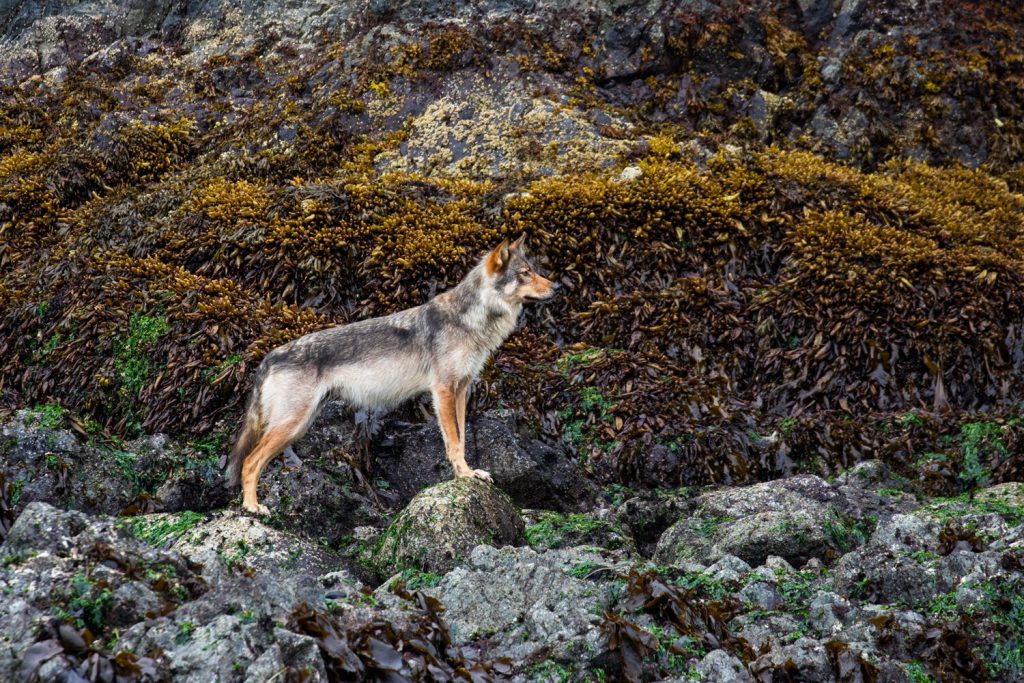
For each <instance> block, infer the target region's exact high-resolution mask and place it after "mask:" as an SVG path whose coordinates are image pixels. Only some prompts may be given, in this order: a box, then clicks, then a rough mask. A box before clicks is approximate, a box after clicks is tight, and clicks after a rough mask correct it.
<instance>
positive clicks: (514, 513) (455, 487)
mask: <svg viewBox="0 0 1024 683" xmlns="http://www.w3.org/2000/svg"><path fill="white" fill-rule="evenodd" d="M523 531H524V525H523V519H522V517H521V516H520V515H519V511H518V510H517V509H516V507H515V506H514V505H513V504H512V501H511V499H509V497H508V496H507V495H506V494H505V493H504V492H503V491H502V490H501V489H499V488H497V487H495V486H493V485H491V484H488V483H486V482H483V481H480V480H478V479H454V480H450V481H445V482H442V483H440V484H437V485H436V486H431V487H430V488H428V489H424V490H423V491H422V492H421V493H420V494H419V495H417V496H416V497H415V498H413V499H412V501H410V503H409V505H408V506H407V507H406V508H405V509H404V510H402V512H401V513H399V515H398V516H397V517H396V518H395V520H394V521H393V522H392V523H391V526H390V527H388V529H387V531H385V532H384V535H383V536H381V539H380V542H379V543H378V544H377V547H376V549H375V550H374V553H373V558H372V562H373V564H374V566H375V567H376V568H377V570H378V571H379V572H380V573H381V574H382V575H390V574H394V573H396V572H399V571H402V570H403V569H408V568H414V569H418V570H420V571H425V572H433V573H436V574H444V573H445V572H447V571H449V570H450V569H452V568H453V567H455V566H456V565H457V564H458V563H459V562H460V561H461V560H462V559H463V558H466V557H469V554H470V552H471V551H472V550H473V548H475V547H476V546H478V545H480V544H488V545H493V546H495V547H501V546H505V545H522V544H523V543H524V537H523Z"/></svg>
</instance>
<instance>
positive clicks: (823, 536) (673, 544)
mask: <svg viewBox="0 0 1024 683" xmlns="http://www.w3.org/2000/svg"><path fill="white" fill-rule="evenodd" d="M845 506H846V503H845V500H844V499H843V497H842V495H841V494H840V493H839V492H838V491H837V490H836V489H835V488H833V487H832V486H830V485H829V484H827V483H826V482H825V481H823V480H822V479H820V478H818V477H815V476H810V475H804V476H797V477H793V478H791V479H782V480H777V481H769V482H764V483H761V484H755V485H753V486H745V487H737V488H730V489H720V490H717V491H709V492H707V493H704V494H702V495H701V496H699V497H698V498H697V499H696V501H694V507H693V510H694V511H693V513H692V514H690V515H687V516H686V517H684V518H683V519H680V520H679V521H677V522H676V523H675V524H673V525H672V526H671V527H669V528H668V529H667V530H666V531H665V533H664V534H662V536H661V538H660V539H659V541H658V545H657V548H656V550H655V554H654V557H655V560H656V561H658V562H659V563H662V564H674V563H678V562H679V561H681V560H696V561H698V562H703V563H710V562H714V561H716V560H718V559H719V558H721V557H722V556H724V555H727V554H728V555H735V556H736V557H738V558H740V559H742V560H744V561H745V562H747V563H749V564H750V565H753V566H758V565H760V564H762V563H763V562H764V561H765V560H766V559H767V558H768V557H769V556H770V555H776V556H779V557H782V558H784V559H786V560H788V561H789V562H792V563H794V564H797V565H801V564H803V563H804V562H806V561H807V560H809V559H810V558H826V557H830V556H834V555H835V554H836V553H838V552H840V551H842V550H846V549H847V548H846V547H844V545H845V544H847V543H854V542H856V539H855V537H854V535H853V530H852V529H851V528H850V526H849V523H848V521H847V520H846V519H845V518H844V517H843V515H842V514H841V512H840V510H842V509H844V508H845Z"/></svg>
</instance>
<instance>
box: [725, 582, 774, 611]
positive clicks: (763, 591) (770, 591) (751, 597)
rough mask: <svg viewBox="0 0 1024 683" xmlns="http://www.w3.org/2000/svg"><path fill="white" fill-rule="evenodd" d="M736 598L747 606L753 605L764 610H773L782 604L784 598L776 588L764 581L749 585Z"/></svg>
mask: <svg viewBox="0 0 1024 683" xmlns="http://www.w3.org/2000/svg"><path fill="white" fill-rule="evenodd" d="M736 597H738V598H739V599H740V600H741V601H743V602H744V603H745V604H751V605H754V606H755V607H756V608H758V609H763V610H773V609H775V608H776V607H778V606H779V605H781V604H782V598H781V597H780V596H779V591H778V590H777V589H776V588H775V586H774V585H773V584H771V583H765V582H763V581H755V582H754V583H749V584H747V585H746V586H744V587H743V589H742V590H740V592H739V593H737V594H736Z"/></svg>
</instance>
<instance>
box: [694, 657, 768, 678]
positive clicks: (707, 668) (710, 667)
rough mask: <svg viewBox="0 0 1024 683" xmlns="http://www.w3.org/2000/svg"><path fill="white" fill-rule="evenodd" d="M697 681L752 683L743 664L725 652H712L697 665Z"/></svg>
mask: <svg viewBox="0 0 1024 683" xmlns="http://www.w3.org/2000/svg"><path fill="white" fill-rule="evenodd" d="M696 669H697V673H698V674H699V675H700V678H699V679H698V680H701V681H708V683H712V682H714V683H753V681H754V677H753V676H751V675H750V672H749V671H747V668H746V667H745V666H743V662H741V661H740V660H739V659H737V658H736V657H735V656H733V655H731V654H729V653H728V652H726V651H725V650H712V651H711V652H709V653H707V654H706V655H704V659H702V660H700V663H699V664H697V667H696Z"/></svg>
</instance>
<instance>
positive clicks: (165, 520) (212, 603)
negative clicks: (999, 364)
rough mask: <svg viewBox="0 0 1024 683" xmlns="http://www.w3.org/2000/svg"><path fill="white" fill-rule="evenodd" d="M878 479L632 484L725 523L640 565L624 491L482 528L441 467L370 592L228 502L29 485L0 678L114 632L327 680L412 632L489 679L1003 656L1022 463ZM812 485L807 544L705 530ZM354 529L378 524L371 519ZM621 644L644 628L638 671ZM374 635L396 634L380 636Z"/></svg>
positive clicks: (690, 675)
mask: <svg viewBox="0 0 1024 683" xmlns="http://www.w3.org/2000/svg"><path fill="white" fill-rule="evenodd" d="M894 484H899V482H898V481H894V480H892V479H891V478H889V477H888V475H887V474H886V472H885V469H884V467H881V466H880V465H879V464H878V463H865V464H862V465H860V466H858V468H857V470H855V471H853V472H851V473H849V474H848V475H844V476H841V477H838V478H837V480H836V482H835V484H828V483H826V482H823V481H821V480H819V479H816V478H813V477H803V478H797V479H793V480H780V481H776V482H765V483H764V484H759V485H756V486H753V487H737V488H718V489H712V490H708V491H704V492H699V491H697V492H692V493H691V494H690V495H689V497H688V496H687V494H685V493H684V492H679V491H677V492H675V493H674V494H673V495H666V496H664V497H663V498H661V499H660V501H661V503H660V504H661V506H662V508H663V509H661V510H658V509H656V507H657V502H656V499H655V498H651V499H647V500H646V501H645V503H644V505H645V507H644V509H647V510H650V511H651V512H652V513H656V514H657V515H659V516H660V515H667V516H671V515H678V514H679V511H680V510H681V509H682V510H684V512H683V513H682V514H683V516H684V518H683V520H681V521H680V523H682V522H684V521H686V520H687V519H690V518H691V517H692V516H694V515H698V516H699V515H705V514H707V515H711V514H713V515H714V516H713V517H708V518H710V519H715V520H717V522H716V524H717V525H718V527H720V528H718V527H716V528H715V529H713V530H712V532H713V533H710V534H708V535H709V537H710V540H708V539H705V546H703V547H705V549H706V550H707V552H706V553H705V557H706V560H705V561H704V562H695V561H693V559H692V558H691V559H689V560H684V559H680V558H679V557H678V555H673V556H672V559H673V561H672V562H669V563H665V564H663V565H660V566H659V565H654V564H652V563H651V562H650V561H648V560H645V559H643V558H642V557H639V556H638V555H637V554H636V550H635V549H634V548H633V547H632V546H628V547H623V541H624V540H626V539H628V536H624V535H623V532H622V530H621V529H620V530H618V531H616V530H615V529H616V528H617V527H616V526H615V524H614V522H611V521H609V520H614V519H617V518H618V519H622V518H623V517H621V513H622V512H623V506H624V505H625V503H622V504H620V505H619V506H618V508H617V509H612V508H604V509H598V510H594V511H593V512H592V513H590V514H588V515H584V514H578V513H577V514H565V513H561V514H560V513H556V512H553V511H548V512H543V511H540V512H538V511H528V512H527V513H526V515H527V516H528V517H529V519H530V522H531V526H530V527H529V528H528V530H527V532H526V533H525V536H526V537H527V538H529V539H531V543H533V545H534V546H535V547H534V548H528V547H507V546H506V547H503V548H498V547H495V546H496V545H497V544H499V543H502V542H501V541H500V540H497V537H498V536H499V534H501V533H508V534H509V538H510V539H511V540H510V542H514V543H522V537H523V535H524V533H523V529H522V526H521V520H520V518H519V514H518V511H516V510H515V508H514V507H512V506H511V505H510V503H509V502H508V500H507V499H506V498H505V497H504V496H503V495H502V494H500V493H499V492H498V491H497V490H496V489H495V488H494V487H493V486H492V485H489V484H485V483H483V482H473V481H470V482H445V483H442V484H439V485H436V486H434V487H432V488H429V489H427V490H426V491H424V492H423V493H422V494H420V495H419V496H417V497H416V498H415V499H414V501H413V503H412V504H410V506H409V508H407V509H406V510H405V511H403V512H402V513H401V514H399V515H398V516H397V517H396V519H395V522H394V525H393V527H392V530H391V531H389V532H388V533H387V534H385V535H384V536H383V537H382V538H383V540H382V542H381V543H379V545H378V553H379V557H383V558H392V559H390V560H389V562H394V566H395V569H396V570H397V569H401V571H399V572H397V573H396V574H395V575H394V576H391V577H390V578H389V579H388V580H387V581H386V582H385V583H383V584H382V585H381V586H380V587H378V588H377V589H376V591H375V592H374V593H373V594H372V595H369V592H368V589H366V588H365V587H364V586H363V585H362V584H361V583H360V582H359V581H357V580H356V579H354V578H352V575H351V574H349V573H348V572H347V571H345V570H344V569H343V568H342V567H343V563H344V561H345V560H344V558H342V557H339V556H337V555H335V554H334V553H332V552H331V551H329V550H327V549H326V548H323V547H322V546H320V545H319V544H316V543H313V542H311V541H310V540H309V539H307V538H304V537H302V536H301V535H298V534H297V533H296V532H295V531H290V530H287V529H281V528H275V527H274V526H268V525H267V524H265V523H264V522H261V521H258V520H255V519H253V518H250V517H247V516H243V515H240V514H238V513H235V512H211V513H205V514H203V513H195V512H178V513H157V514H149V515H141V516H134V517H124V518H110V517H96V516H92V515H89V514H86V513H82V512H78V511H62V510H59V509H57V508H54V507H52V506H50V505H47V504H45V503H41V502H33V503H30V504H29V505H27V506H26V507H25V508H24V510H23V511H21V514H20V516H18V518H17V521H16V523H15V524H14V525H13V526H12V527H11V529H10V532H9V534H8V535H7V537H6V539H5V540H4V542H3V543H2V544H0V557H2V558H3V563H2V565H0V591H2V593H3V595H4V598H5V599H4V600H3V601H2V602H0V624H2V627H0V678H2V679H3V680H19V679H22V678H24V677H26V676H31V675H33V674H34V675H36V676H37V677H38V679H39V680H41V681H57V680H67V679H68V677H71V679H72V680H73V673H72V672H76V673H78V674H82V673H83V672H84V671H86V670H87V669H88V667H89V666H100V665H102V666H107V664H106V663H110V662H114V661H115V659H114V658H115V656H117V657H120V658H121V660H120V661H122V662H123V661H131V662H132V666H135V667H138V668H139V670H140V671H148V672H150V674H149V675H150V677H151V678H152V679H154V680H169V681H183V682H184V681H193V680H207V679H208V678H209V677H211V676H212V677H214V678H216V679H217V680H238V681H262V680H265V679H266V678H267V677H268V676H270V677H273V676H274V675H276V674H278V673H280V672H281V671H285V672H291V673H289V674H288V675H296V676H298V675H299V673H300V672H303V673H302V674H301V675H303V676H305V677H306V680H323V681H330V680H334V678H333V676H334V674H333V673H331V672H332V671H334V670H335V669H333V668H332V667H337V666H340V663H339V662H342V661H348V662H350V663H351V662H355V661H358V662H360V665H361V666H364V667H368V668H372V667H379V666H381V665H382V663H383V662H395V664H394V665H395V666H403V667H406V668H405V669H402V670H403V671H404V672H405V673H404V674H403V675H406V677H407V678H412V679H413V680H416V676H417V675H418V674H415V673H414V671H416V670H417V669H416V668H415V667H416V666H419V664H416V661H415V657H414V656H413V653H416V652H420V651H421V650H418V649H417V648H423V647H427V646H426V645H424V643H426V642H428V641H429V642H431V643H434V644H433V645H432V646H430V647H433V648H434V649H433V650H432V652H435V653H436V654H435V655H431V656H434V657H435V658H438V657H439V658H440V659H437V661H439V662H440V661H441V659H443V660H444V662H443V663H442V664H439V666H444V667H448V670H451V671H455V670H456V668H457V667H460V666H461V667H463V668H464V669H467V670H468V669H472V668H473V667H477V668H476V670H477V671H480V672H483V671H489V672H491V675H493V676H495V677H496V678H497V679H498V680H500V679H501V677H502V676H505V677H510V678H511V679H512V680H517V681H519V680H521V681H527V680H548V679H550V678H551V677H556V678H558V679H560V680H566V681H574V682H575V681H579V682H582V681H590V680H594V679H595V678H600V677H601V676H603V677H604V678H605V680H616V679H617V678H628V677H629V676H634V674H635V676H634V678H635V679H637V680H666V681H684V680H704V681H716V682H717V681H736V682H747V681H754V680H771V679H773V678H774V677H776V676H782V677H784V676H790V677H792V678H799V679H800V680H809V681H821V682H823V683H824V682H831V681H843V680H847V679H848V678H849V676H850V675H854V674H850V673H849V672H859V674H858V675H861V676H863V677H864V678H865V679H868V680H870V679H871V677H875V680H893V681H899V680H906V679H908V678H909V679H910V680H913V676H918V677H920V675H921V674H924V675H929V676H933V677H934V676H938V675H940V673H941V672H943V671H954V670H955V671H957V672H960V674H959V675H962V676H963V678H964V680H972V681H973V680H979V681H980V680H992V681H998V682H1006V683H1009V682H1011V681H1016V680H1019V676H1020V673H1021V670H1020V667H1019V665H1018V663H1017V660H1016V659H1015V657H1016V655H1015V654H1014V653H1015V652H1016V650H1015V649H1014V648H1015V647H1016V645H1015V644H1016V643H1017V642H1019V641H1018V640H1017V639H1018V638H1020V637H1021V630H1020V629H1021V626H1020V624H1019V622H1018V621H1015V619H1016V617H1015V616H1014V615H1015V614H1016V612H1015V610H1017V609H1018V608H1019V603H1020V595H1021V592H1022V590H1024V584H1022V579H1021V574H1020V567H1021V563H1022V561H1024V524H1022V523H1024V508H1022V507H1021V506H1020V505H1019V502H1020V496H1019V494H1020V490H1021V488H1022V487H1021V485H1019V484H1003V485H998V486H994V487H991V488H989V489H982V490H979V491H978V492H976V494H975V495H973V496H970V497H969V496H961V497H958V498H946V499H943V498H934V499H929V498H918V497H917V496H916V495H915V494H914V493H913V492H912V491H911V490H909V489H904V490H897V489H895V488H891V487H892V486H893V485H894ZM904 485H905V483H904ZM880 487H883V488H880ZM631 500H635V499H631ZM844 501H845V502H844ZM851 501H855V502H856V505H854V504H853V503H852V502H851ZM635 505H636V503H634V506H635ZM814 505H828V506H832V507H834V508H835V509H836V510H840V511H843V512H842V514H843V515H846V516H845V517H843V518H842V519H843V521H844V524H847V525H848V529H847V533H846V535H845V536H844V535H843V533H842V532H841V531H839V530H837V529H838V527H837V528H836V529H833V531H831V532H829V533H828V534H826V540H825V543H826V544H827V545H828V550H829V551H830V552H824V553H822V554H821V556H820V557H819V556H816V555H813V554H811V553H805V554H804V555H806V556H800V554H798V556H795V557H791V558H790V559H791V560H792V562H793V563H796V566H794V564H793V563H791V562H790V561H787V559H784V558H783V557H780V556H777V555H769V556H767V557H766V558H764V559H763V560H760V561H758V562H756V563H751V562H748V561H746V560H745V559H743V558H742V557H741V556H737V555H735V554H731V553H728V552H725V551H724V550H723V549H722V539H730V538H736V537H738V536H740V534H739V533H738V532H737V529H747V530H751V531H750V534H751V535H752V539H751V543H752V544H753V546H751V547H755V548H757V549H759V552H760V549H762V548H763V547H764V546H763V541H762V540H757V538H756V534H754V531H756V525H754V526H752V525H749V523H748V521H749V520H750V519H752V518H757V516H758V515H764V514H766V513H767V512H773V513H782V512H784V511H786V510H787V509H792V511H793V512H794V514H796V513H798V512H799V511H801V510H806V509H809V508H813V506H814ZM726 510H731V511H732V512H733V513H734V516H733V517H732V518H725V517H724V516H723V515H722V513H723V512H725V511H726ZM858 510H870V513H863V515H862V514H861V513H860V512H858ZM635 512H636V510H635V509H632V510H631V514H630V515H629V516H627V518H629V519H632V518H633V513H635ZM431 520H433V521H431ZM487 520H490V521H489V522H488V521H487ZM271 524H276V523H275V522H274V521H273V520H271ZM503 524H504V525H506V526H507V529H506V530H505V531H502V525H503ZM837 524H838V522H837ZM400 528H401V529H404V530H405V535H404V536H403V535H401V534H398V533H397V530H398V529H400ZM488 528H492V529H493V530H492V531H487V529H488ZM852 529H858V530H859V533H861V534H863V537H862V538H856V539H854V538H853V536H854V533H853V531H852ZM495 530H496V531H495ZM677 533H678V529H677V528H676V527H671V528H670V529H669V530H668V531H666V532H665V534H664V535H665V536H666V537H670V538H671V537H673V536H675V535H676V534H677ZM766 533H767V532H766ZM772 533H777V532H772ZM357 536H358V537H359V538H365V539H366V540H367V541H368V542H372V539H373V534H368V532H367V530H366V529H363V530H361V531H359V532H358V533H357ZM697 536H698V537H700V534H697ZM484 537H486V538H484ZM460 543H462V544H465V546H467V549H465V550H459V549H458V548H459V547H461V546H459V545H458V544H460ZM787 543H788V541H787ZM601 546H603V547H601ZM667 547H671V546H670V544H669V543H667V542H665V543H662V544H660V545H659V551H658V552H661V549H663V548H667ZM743 547H746V546H743ZM773 547H782V548H787V547H789V546H788V545H786V544H785V543H782V544H780V545H777V546H773ZM715 548H717V549H715ZM712 549H715V550H714V552H712ZM741 550H742V548H741ZM712 557H714V559H715V561H714V562H713V563H709V562H710V559H711V558H712ZM453 558H454V559H453ZM417 563H420V564H419V566H420V567H421V568H420V569H417V568H415V565H416V564H417ZM752 564H756V565H757V566H752ZM381 566H385V563H384V562H382V563H381ZM424 569H425V570H426V571H424ZM405 586H408V587H412V588H416V589H420V590H422V591H424V594H411V593H409V592H407V591H406V590H405V588H404V587H405ZM432 600H436V602H431V601H432ZM439 620H440V621H439ZM965 624H971V626H970V627H969V628H968V629H965V628H964V625H965ZM86 627H87V628H88V629H89V630H90V632H91V633H92V635H93V637H94V638H95V640H94V641H93V642H92V644H91V645H86V644H85V640H84V636H83V635H82V634H83V633H84V630H83V629H84V628H86ZM115 633H116V634H117V635H116V638H115ZM331 634H334V635H333V636H332V635H331ZM325 635H326V636H330V637H333V638H335V639H336V640H333V641H329V643H328V641H324V640H323V638H324V637H325ZM424 639H426V640H424ZM340 642H345V643H347V645H345V647H346V648H349V649H348V650H345V649H344V648H342V647H341V646H340V645H338V644H337V643H340ZM375 643H376V644H375ZM417 643H418V644H417ZM624 643H625V644H626V645H624ZM937 643H941V647H937V646H936V644H937ZM631 647H632V648H645V649H643V650H642V651H643V652H645V653H646V654H645V656H644V657H643V664H642V668H641V670H640V673H637V671H636V670H635V669H631V668H630V667H631V666H633V664H632V662H636V661H638V660H636V659H635V658H633V657H632V655H631V654H629V651H628V650H624V648H631ZM375 648H376V649H375ZM381 648H383V649H381ZM387 648H392V649H394V651H395V652H399V651H402V652H406V653H409V657H407V658H404V659H403V658H402V657H398V658H397V659H392V658H390V657H391V656H390V655H389V654H388V653H390V652H391V650H388V649H387ZM428 649H429V648H428ZM129 650H130V652H131V654H129ZM345 652H348V653H350V656H351V658H350V659H344V657H348V656H349V655H345V654H344V653H345ZM442 652H446V653H448V654H445V655H442V654H441V653H442ZM332 653H341V654H338V657H343V658H342V659H338V658H336V657H335V654H332ZM503 658H507V660H503ZM422 661H423V662H425V661H427V660H426V659H424V660H422ZM503 661H507V662H510V663H503ZM398 662H403V663H402V664H401V665H399V664H398ZM109 665H110V666H114V664H113V663H110V664H109ZM353 666H354V664H353ZM424 670H425V669H424ZM268 672H270V673H268ZM499 672H500V673H499ZM627 672H631V673H627ZM132 675H134V674H132ZM210 679H211V680H213V679H212V678H210Z"/></svg>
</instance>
